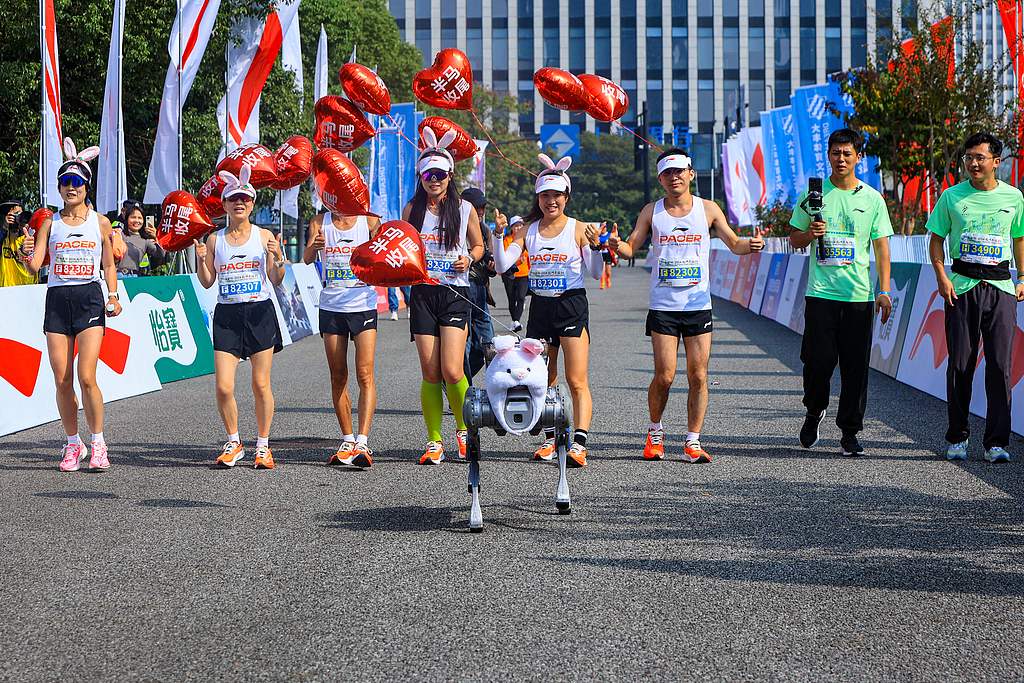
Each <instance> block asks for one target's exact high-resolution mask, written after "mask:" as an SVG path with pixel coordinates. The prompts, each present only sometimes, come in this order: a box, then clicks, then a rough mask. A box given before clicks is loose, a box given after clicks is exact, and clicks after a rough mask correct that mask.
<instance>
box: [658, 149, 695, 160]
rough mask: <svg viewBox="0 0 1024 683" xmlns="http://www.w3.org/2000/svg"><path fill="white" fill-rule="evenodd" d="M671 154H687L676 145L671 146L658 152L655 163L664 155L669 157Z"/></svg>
mask: <svg viewBox="0 0 1024 683" xmlns="http://www.w3.org/2000/svg"><path fill="white" fill-rule="evenodd" d="M673 154H681V155H683V156H687V154H686V152H684V151H683V150H681V149H679V148H678V147H673V148H672V149H666V150H665V151H664V152H662V153H661V154H659V155H658V158H657V159H656V160H655V163H657V162H658V161H661V160H662V159H664V158H665V157H670V156H672V155H673Z"/></svg>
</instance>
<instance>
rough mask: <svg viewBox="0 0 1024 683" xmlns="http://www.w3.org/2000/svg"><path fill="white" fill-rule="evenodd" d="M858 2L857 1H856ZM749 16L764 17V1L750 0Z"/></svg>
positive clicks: (748, 4) (748, 6) (748, 5)
mask: <svg viewBox="0 0 1024 683" xmlns="http://www.w3.org/2000/svg"><path fill="white" fill-rule="evenodd" d="M854 2H856V0H854ZM747 14H748V15H749V16H752V17H763V16H764V0H750V1H749V2H748V3H747Z"/></svg>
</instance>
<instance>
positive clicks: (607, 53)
mask: <svg viewBox="0 0 1024 683" xmlns="http://www.w3.org/2000/svg"><path fill="white" fill-rule="evenodd" d="M594 73H596V74H597V75H598V76H604V77H605V78H611V77H612V3H611V1H610V0H594Z"/></svg>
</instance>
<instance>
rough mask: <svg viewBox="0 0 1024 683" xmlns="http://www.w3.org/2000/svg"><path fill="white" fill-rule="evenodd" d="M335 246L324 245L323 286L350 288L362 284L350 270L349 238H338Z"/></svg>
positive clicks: (350, 252)
mask: <svg viewBox="0 0 1024 683" xmlns="http://www.w3.org/2000/svg"><path fill="white" fill-rule="evenodd" d="M338 242H339V243H341V244H339V245H337V246H326V247H324V287H326V288H327V289H350V288H352V287H360V286H362V285H363V283H362V282H360V281H359V278H357V277H356V276H355V273H353V272H352V267H351V264H352V250H353V248H352V247H351V246H349V245H348V244H347V243H349V242H352V240H349V239H341V240H338Z"/></svg>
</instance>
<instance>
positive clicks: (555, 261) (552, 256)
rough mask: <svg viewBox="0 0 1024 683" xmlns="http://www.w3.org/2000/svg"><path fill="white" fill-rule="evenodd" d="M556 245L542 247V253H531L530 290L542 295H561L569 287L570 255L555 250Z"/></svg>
mask: <svg viewBox="0 0 1024 683" xmlns="http://www.w3.org/2000/svg"><path fill="white" fill-rule="evenodd" d="M554 249H555V248H554V247H541V249H540V253H538V254H530V255H529V258H530V275H529V278H530V290H531V291H533V293H534V294H539V295H540V296H560V295H561V294H563V293H564V292H565V290H566V288H567V287H568V273H567V268H566V266H567V264H568V262H569V256H568V255H566V254H559V253H557V252H555V251H554Z"/></svg>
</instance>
